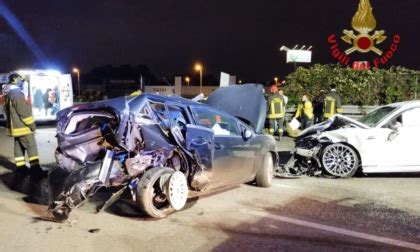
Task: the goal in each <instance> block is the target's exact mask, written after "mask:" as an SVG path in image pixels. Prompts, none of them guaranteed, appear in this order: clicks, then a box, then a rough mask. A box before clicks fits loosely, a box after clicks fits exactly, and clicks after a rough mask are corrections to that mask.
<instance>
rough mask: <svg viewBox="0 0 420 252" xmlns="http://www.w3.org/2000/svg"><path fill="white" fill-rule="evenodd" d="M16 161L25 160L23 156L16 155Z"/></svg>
mask: <svg viewBox="0 0 420 252" xmlns="http://www.w3.org/2000/svg"><path fill="white" fill-rule="evenodd" d="M18 161H25V157H16V158H15V162H18Z"/></svg>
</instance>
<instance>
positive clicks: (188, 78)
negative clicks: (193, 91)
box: [185, 76, 191, 86]
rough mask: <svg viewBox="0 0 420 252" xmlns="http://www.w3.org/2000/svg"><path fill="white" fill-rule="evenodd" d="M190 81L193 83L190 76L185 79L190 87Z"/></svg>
mask: <svg viewBox="0 0 420 252" xmlns="http://www.w3.org/2000/svg"><path fill="white" fill-rule="evenodd" d="M190 81H191V80H190V77H188V76H187V77H185V82H186V83H187V85H188V86H189V85H190Z"/></svg>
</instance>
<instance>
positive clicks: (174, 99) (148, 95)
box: [139, 93, 206, 106]
mask: <svg viewBox="0 0 420 252" xmlns="http://www.w3.org/2000/svg"><path fill="white" fill-rule="evenodd" d="M139 96H140V97H145V98H147V99H149V100H153V101H157V102H168V101H169V102H174V103H181V104H184V105H187V106H190V105H204V106H206V105H205V104H203V103H199V102H196V101H193V100H190V99H185V98H182V97H180V96H177V95H169V96H168V95H158V94H153V93H144V94H141V95H139Z"/></svg>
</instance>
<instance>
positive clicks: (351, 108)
mask: <svg viewBox="0 0 420 252" xmlns="http://www.w3.org/2000/svg"><path fill="white" fill-rule="evenodd" d="M376 108H378V106H357V105H344V106H343V110H344V111H343V113H342V114H343V115H345V116H348V117H350V118H352V119H358V118H360V117H362V116H363V115H366V114H367V113H369V112H370V111H372V110H374V109H376ZM295 113H296V107H290V108H288V109H287V110H286V120H290V119H291V118H292V117H293V116H294V115H295Z"/></svg>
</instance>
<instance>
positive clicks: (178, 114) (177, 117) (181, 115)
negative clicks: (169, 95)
mask: <svg viewBox="0 0 420 252" xmlns="http://www.w3.org/2000/svg"><path fill="white" fill-rule="evenodd" d="M168 112H169V117H170V119H171V120H173V121H174V122H175V123H176V124H178V126H180V127H184V126H185V125H186V124H187V123H188V121H187V116H186V115H185V111H184V109H183V108H181V107H177V106H168Z"/></svg>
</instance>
